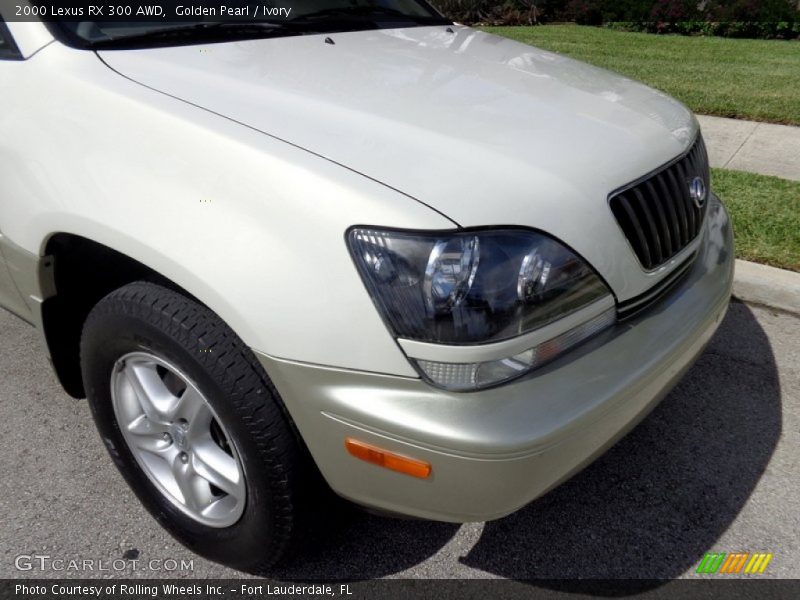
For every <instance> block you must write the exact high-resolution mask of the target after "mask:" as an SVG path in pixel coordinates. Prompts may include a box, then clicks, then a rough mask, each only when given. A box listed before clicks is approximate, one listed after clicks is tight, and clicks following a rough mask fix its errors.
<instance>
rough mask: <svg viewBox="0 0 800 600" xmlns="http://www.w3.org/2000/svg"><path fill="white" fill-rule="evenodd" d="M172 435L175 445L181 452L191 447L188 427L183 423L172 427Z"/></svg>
mask: <svg viewBox="0 0 800 600" xmlns="http://www.w3.org/2000/svg"><path fill="white" fill-rule="evenodd" d="M170 435H171V436H172V441H173V443H174V444H175V445H176V446H177V447H178V448H179V449H180V450H187V449H188V447H189V440H188V439H187V427H186V425H185V424H183V423H176V424H175V425H173V426H172V427H170Z"/></svg>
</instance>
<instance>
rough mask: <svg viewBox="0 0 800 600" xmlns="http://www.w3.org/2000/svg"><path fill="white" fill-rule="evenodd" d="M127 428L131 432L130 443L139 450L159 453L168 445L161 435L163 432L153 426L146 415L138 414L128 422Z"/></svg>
mask: <svg viewBox="0 0 800 600" xmlns="http://www.w3.org/2000/svg"><path fill="white" fill-rule="evenodd" d="M127 429H128V432H129V433H130V434H131V436H130V440H131V443H132V445H133V446H135V447H136V448H139V449H140V450H144V451H146V452H150V453H152V454H161V453H162V452H163V451H164V449H165V448H167V447H168V446H169V442H168V441H167V440H165V439H164V437H163V435H164V434H163V433H161V432H159V430H158V428H156V427H154V426H153V424H152V423H151V421H150V419H148V418H147V415H139V417H137V418H136V419H134V420H133V421H131V422H130V423H129V424H128V427H127Z"/></svg>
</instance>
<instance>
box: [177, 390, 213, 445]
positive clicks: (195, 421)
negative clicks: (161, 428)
mask: <svg viewBox="0 0 800 600" xmlns="http://www.w3.org/2000/svg"><path fill="white" fill-rule="evenodd" d="M169 417H170V420H178V419H184V420H185V421H186V422H187V423H189V431H188V434H189V439H190V440H191V438H192V436H193V434H194V435H196V434H197V433H199V432H201V431H208V427H209V425H211V420H212V418H213V417H212V415H211V411H210V410H209V409H208V405H207V404H206V401H205V399H204V398H203V396H201V395H200V393H199V392H198V391H197V390H195V389H194V387H192V386H190V385H187V386H186V389H185V390H184V391H183V394H181V396H180V398H178V399H177V402H176V403H175V405H174V407H173V408H172V410H171V411H170V414H169Z"/></svg>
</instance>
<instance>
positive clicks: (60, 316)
mask: <svg viewBox="0 0 800 600" xmlns="http://www.w3.org/2000/svg"><path fill="white" fill-rule="evenodd" d="M45 256H46V257H47V258H48V259H49V260H44V261H42V262H43V264H44V265H45V266H46V267H47V268H48V269H51V270H52V274H51V275H50V277H51V278H52V283H53V284H54V288H55V295H52V296H50V297H49V298H47V299H46V300H45V301H44V303H43V304H42V323H43V327H44V336H45V339H46V340H47V346H48V349H49V351H50V358H51V360H52V363H53V368H54V370H55V372H56V375H57V376H58V379H59V381H60V382H61V385H62V386H63V387H64V390H65V391H66V392H67V393H68V394H69V395H70V396H73V397H74V398H84V397H85V396H86V393H85V390H84V387H83V377H82V375H81V366H80V341H81V332H82V330H83V323H84V321H85V320H86V317H87V316H88V314H89V312H90V311H91V310H92V308H93V307H94V305H95V304H97V303H98V302H99V301H100V300H101V299H102V298H103V297H105V296H106V295H107V294H109V293H111V292H112V291H114V290H116V289H118V288H120V287H122V286H124V285H126V284H128V283H131V282H133V281H151V282H153V283H158V284H160V285H163V286H165V287H169V288H172V289H175V290H176V291H180V292H181V293H183V294H186V295H187V296H190V297H191V295H190V294H187V293H186V291H185V290H182V289H181V288H180V287H179V286H177V285H175V284H174V283H173V282H171V281H169V280H168V279H166V278H165V277H163V276H161V275H159V274H158V273H157V272H155V271H153V270H152V269H150V268H149V267H147V266H145V265H143V264H142V263H140V262H138V261H136V260H134V259H132V258H130V257H129V256H125V255H124V254H121V253H119V252H117V251H116V250H113V249H111V248H108V247H107V246H103V245H102V244H98V243H97V242H93V241H91V240H89V239H86V238H83V237H80V236H76V235H72V234H64V233H59V234H56V235H54V236H52V237H51V238H50V239H49V240H48V242H47V246H46V248H45Z"/></svg>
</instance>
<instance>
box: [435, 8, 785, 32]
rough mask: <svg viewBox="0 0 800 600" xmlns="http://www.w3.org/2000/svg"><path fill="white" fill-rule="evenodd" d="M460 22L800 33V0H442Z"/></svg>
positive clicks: (665, 30)
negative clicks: (565, 23)
mask: <svg viewBox="0 0 800 600" xmlns="http://www.w3.org/2000/svg"><path fill="white" fill-rule="evenodd" d="M438 7H439V8H440V10H442V11H443V12H444V13H445V14H447V15H448V16H450V17H451V18H453V19H454V20H456V21H459V22H462V23H471V24H474V23H481V24H488V25H534V24H539V23H547V22H563V21H573V22H576V23H578V24H580V25H598V26H599V25H605V26H607V27H613V28H615V29H624V30H631V31H645V32H649V33H679V34H685V35H719V36H727V37H752V38H780V39H796V38H800V0H501V1H498V0H440V1H439V2H438Z"/></svg>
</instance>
